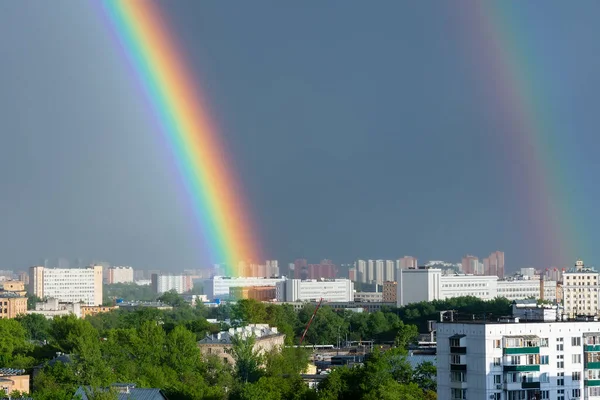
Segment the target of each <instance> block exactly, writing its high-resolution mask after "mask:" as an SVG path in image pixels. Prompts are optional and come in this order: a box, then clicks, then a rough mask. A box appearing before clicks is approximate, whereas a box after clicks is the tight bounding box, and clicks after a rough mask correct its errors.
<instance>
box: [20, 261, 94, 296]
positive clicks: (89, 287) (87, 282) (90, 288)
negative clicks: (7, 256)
mask: <svg viewBox="0 0 600 400" xmlns="http://www.w3.org/2000/svg"><path fill="white" fill-rule="evenodd" d="M29 276H30V292H31V294H33V295H35V296H37V297H39V298H42V299H43V298H46V297H48V298H50V297H52V298H55V299H58V300H59V301H61V302H66V303H69V302H70V303H79V302H83V303H84V304H85V305H88V306H96V305H101V304H102V266H99V265H95V266H90V267H86V268H46V267H42V266H36V267H31V268H30V270H29Z"/></svg>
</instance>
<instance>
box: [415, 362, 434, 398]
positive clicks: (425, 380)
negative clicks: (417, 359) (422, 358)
mask: <svg viewBox="0 0 600 400" xmlns="http://www.w3.org/2000/svg"><path fill="white" fill-rule="evenodd" d="M436 379H437V368H436V367H435V365H434V364H433V363H431V362H429V361H426V362H422V363H421V364H419V365H417V367H416V368H415V370H414V373H413V381H414V382H415V383H416V384H417V385H419V387H420V388H422V389H423V390H430V391H432V392H436V391H437V381H436Z"/></svg>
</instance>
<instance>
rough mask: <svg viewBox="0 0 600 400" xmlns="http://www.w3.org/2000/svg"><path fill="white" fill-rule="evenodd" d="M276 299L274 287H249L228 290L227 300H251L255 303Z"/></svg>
mask: <svg viewBox="0 0 600 400" xmlns="http://www.w3.org/2000/svg"><path fill="white" fill-rule="evenodd" d="M276 298H277V289H276V288H275V286H250V287H243V286H239V287H231V288H229V299H231V300H242V299H252V300H256V301H273V300H275V299H276Z"/></svg>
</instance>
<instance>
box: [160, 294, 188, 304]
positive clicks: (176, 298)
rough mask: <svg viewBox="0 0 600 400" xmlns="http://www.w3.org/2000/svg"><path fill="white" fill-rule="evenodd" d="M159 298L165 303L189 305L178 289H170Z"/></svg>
mask: <svg viewBox="0 0 600 400" xmlns="http://www.w3.org/2000/svg"><path fill="white" fill-rule="evenodd" d="M157 300H158V301H162V302H163V303H165V304H168V305H170V306H173V307H181V306H184V305H187V303H186V302H185V300H184V299H183V297H182V296H181V295H180V294H179V293H177V291H176V290H170V291H168V292H165V293H163V294H162V295H161V296H160V297H159V298H158V299H157Z"/></svg>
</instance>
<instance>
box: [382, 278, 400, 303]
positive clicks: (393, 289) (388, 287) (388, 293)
mask: <svg viewBox="0 0 600 400" xmlns="http://www.w3.org/2000/svg"><path fill="white" fill-rule="evenodd" d="M397 290H398V283H397V282H395V281H385V282H383V296H382V301H383V302H384V303H396V301H397V300H398V293H397Z"/></svg>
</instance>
